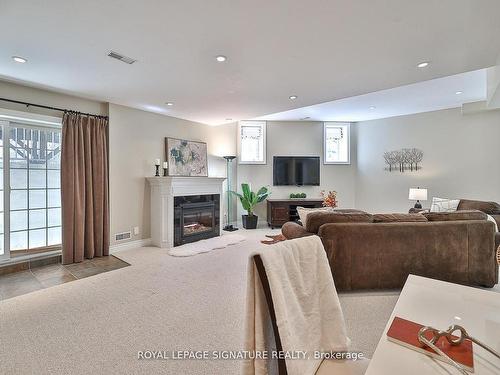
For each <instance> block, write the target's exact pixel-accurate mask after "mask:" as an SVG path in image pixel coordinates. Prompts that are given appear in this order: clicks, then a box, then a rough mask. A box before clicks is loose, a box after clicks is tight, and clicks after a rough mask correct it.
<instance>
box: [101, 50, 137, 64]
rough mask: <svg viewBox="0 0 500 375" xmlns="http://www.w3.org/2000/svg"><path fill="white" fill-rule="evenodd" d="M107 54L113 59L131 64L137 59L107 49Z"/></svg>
mask: <svg viewBox="0 0 500 375" xmlns="http://www.w3.org/2000/svg"><path fill="white" fill-rule="evenodd" d="M108 56H109V57H112V58H113V59H117V60H120V61H123V62H124V63H127V64H133V63H135V62H136V61H137V60H134V59H133V58H131V57H127V56H124V55H122V54H121V53H118V52H114V51H109V53H108Z"/></svg>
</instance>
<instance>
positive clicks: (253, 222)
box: [241, 215, 259, 229]
mask: <svg viewBox="0 0 500 375" xmlns="http://www.w3.org/2000/svg"><path fill="white" fill-rule="evenodd" d="M258 220H259V217H258V216H257V215H252V216H250V215H241V221H242V222H243V228H245V229H256V228H257V221H258Z"/></svg>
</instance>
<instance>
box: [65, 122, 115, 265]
mask: <svg viewBox="0 0 500 375" xmlns="http://www.w3.org/2000/svg"><path fill="white" fill-rule="evenodd" d="M108 194H109V192H108V120H107V119H105V118H101V117H93V116H86V115H82V114H79V113H72V112H69V113H65V114H64V117H63V131H62V157H61V198H62V220H63V226H62V232H63V235H62V243H63V257H62V262H63V264H69V263H75V262H81V261H82V260H83V259H85V258H88V259H91V258H93V257H96V256H104V255H109V207H108V206H109V196H108Z"/></svg>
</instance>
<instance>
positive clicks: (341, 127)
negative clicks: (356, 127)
mask: <svg viewBox="0 0 500 375" xmlns="http://www.w3.org/2000/svg"><path fill="white" fill-rule="evenodd" d="M323 143H324V144H323V148H324V151H325V154H324V163H325V164H350V124H348V123H338V122H325V123H324V137H323Z"/></svg>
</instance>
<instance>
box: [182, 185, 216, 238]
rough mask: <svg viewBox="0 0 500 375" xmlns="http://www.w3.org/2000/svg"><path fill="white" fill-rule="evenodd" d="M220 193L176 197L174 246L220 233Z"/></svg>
mask: <svg viewBox="0 0 500 375" xmlns="http://www.w3.org/2000/svg"><path fill="white" fill-rule="evenodd" d="M219 207H220V195H219V194H205V195H187V196H180V197H174V246H179V245H182V244H185V243H189V242H195V241H198V240H203V239H206V238H210V237H216V236H218V235H219V233H220V208H219Z"/></svg>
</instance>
